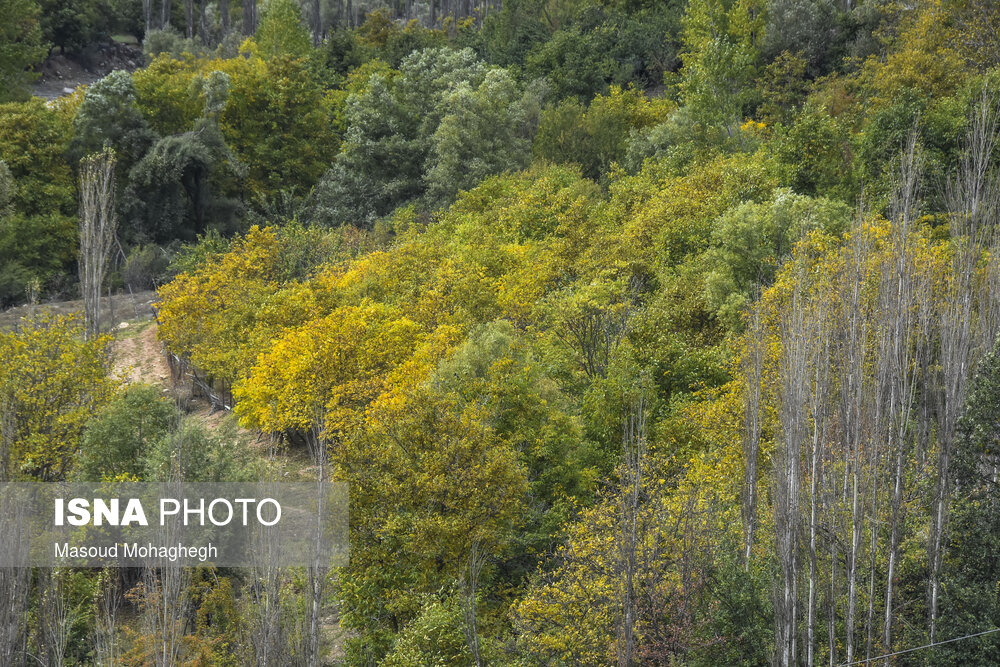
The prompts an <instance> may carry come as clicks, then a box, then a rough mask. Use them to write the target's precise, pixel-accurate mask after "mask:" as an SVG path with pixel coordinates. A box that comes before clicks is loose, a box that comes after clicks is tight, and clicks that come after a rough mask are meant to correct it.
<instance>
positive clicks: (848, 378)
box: [841, 212, 870, 662]
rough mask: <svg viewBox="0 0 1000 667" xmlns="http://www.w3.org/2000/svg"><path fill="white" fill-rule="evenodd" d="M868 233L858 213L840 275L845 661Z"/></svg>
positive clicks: (850, 639)
mask: <svg viewBox="0 0 1000 667" xmlns="http://www.w3.org/2000/svg"><path fill="white" fill-rule="evenodd" d="M869 244H870V238H869V234H868V233H867V232H866V231H865V229H864V222H863V213H862V212H859V213H858V224H857V226H856V228H855V232H854V239H853V243H852V246H851V248H850V251H849V255H848V266H847V269H846V273H845V275H844V277H843V285H844V290H845V294H844V308H845V311H846V312H845V314H844V319H845V320H846V321H845V323H844V324H845V326H846V330H845V331H844V332H843V337H844V340H843V343H842V345H843V350H842V352H841V355H842V360H841V373H842V375H843V377H842V379H841V400H842V403H843V406H842V410H843V419H844V427H843V430H844V451H845V453H846V454H847V461H846V465H847V469H848V470H849V471H850V506H851V516H850V526H851V535H850V549H849V551H848V553H847V554H846V556H847V612H846V617H845V623H844V635H845V642H844V644H845V653H846V657H845V660H846V662H852V661H853V660H854V650H855V645H854V632H855V627H854V624H855V618H856V612H857V600H858V555H859V552H860V548H861V533H862V528H863V525H864V508H863V506H862V500H861V498H862V493H863V489H862V484H863V481H864V480H863V478H862V473H861V462H862V458H861V450H862V447H863V442H862V438H863V433H864V428H863V425H862V419H863V410H864V405H865V394H866V386H865V385H866V381H865V367H866V363H867V362H866V357H867V355H866V351H867V347H868V343H867V341H868V322H867V318H866V317H865V313H864V308H865V307H864V304H863V303H862V297H861V281H862V279H863V276H864V261H865V257H867V256H868V252H869Z"/></svg>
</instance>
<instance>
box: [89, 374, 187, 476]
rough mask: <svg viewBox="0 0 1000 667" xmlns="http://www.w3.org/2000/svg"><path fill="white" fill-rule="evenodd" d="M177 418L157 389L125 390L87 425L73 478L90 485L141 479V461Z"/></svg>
mask: <svg viewBox="0 0 1000 667" xmlns="http://www.w3.org/2000/svg"><path fill="white" fill-rule="evenodd" d="M178 418H179V416H178V414H177V409H176V407H175V406H174V405H173V404H172V403H171V402H170V401H169V400H167V399H166V398H164V397H163V392H162V391H160V390H159V389H158V388H157V387H154V386H152V385H143V384H134V385H129V386H127V387H125V388H124V389H122V391H120V392H119V393H118V394H117V395H115V397H114V398H112V399H111V401H110V402H109V403H108V404H107V405H106V406H104V408H103V409H101V410H100V411H98V412H97V413H96V414H95V415H94V416H93V417H91V418H90V420H88V421H87V425H86V428H85V430H84V432H83V438H82V440H81V447H80V457H79V459H78V460H77V463H76V465H75V466H74V469H73V475H74V477H75V478H76V479H79V480H82V481H90V482H97V481H102V480H107V479H115V478H118V479H121V478H123V477H128V478H132V479H139V478H141V476H142V475H143V473H144V470H143V457H144V456H145V455H146V453H147V452H148V451H150V450H151V449H152V448H153V446H154V444H156V443H158V442H159V441H160V440H162V439H164V438H165V437H166V436H167V434H168V433H170V432H171V431H172V430H173V428H174V426H175V425H176V422H177V420H178Z"/></svg>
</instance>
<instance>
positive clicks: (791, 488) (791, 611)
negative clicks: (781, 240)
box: [774, 276, 809, 667]
mask: <svg viewBox="0 0 1000 667" xmlns="http://www.w3.org/2000/svg"><path fill="white" fill-rule="evenodd" d="M802 290H803V285H802V278H801V276H800V277H799V278H798V281H797V283H796V285H795V286H794V287H793V293H792V303H791V304H790V307H789V309H788V312H787V313H785V314H784V316H783V317H782V320H781V341H782V351H781V366H780V370H779V380H778V381H779V398H778V420H779V424H780V434H779V438H778V446H777V451H776V453H775V454H776V455H775V466H774V468H775V475H776V483H775V499H774V513H775V517H774V525H775V543H776V548H777V555H778V563H779V566H780V571H781V575H780V576H781V579H780V590H779V591H778V595H777V600H776V604H775V624H776V637H775V638H776V642H777V647H776V649H777V663H778V665H780V666H781V667H791V666H792V665H795V664H797V656H796V653H797V650H796V634H797V631H796V626H797V622H796V619H797V617H798V588H797V583H798V582H797V580H798V559H797V553H796V552H797V549H798V545H797V540H796V535H797V533H798V522H799V499H800V495H801V480H800V464H801V461H800V454H801V451H802V444H803V442H804V441H805V428H806V425H805V419H804V414H805V411H806V409H807V408H806V405H807V399H806V396H807V392H808V388H807V386H806V385H807V382H808V377H809V374H808V359H807V354H808V340H807V338H808V332H807V331H806V317H807V315H806V312H805V304H804V303H803V301H804V298H805V296H804V295H803V294H802V293H801V292H802Z"/></svg>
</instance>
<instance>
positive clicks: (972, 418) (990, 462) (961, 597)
mask: <svg viewBox="0 0 1000 667" xmlns="http://www.w3.org/2000/svg"><path fill="white" fill-rule="evenodd" d="M960 432H961V434H960V436H959V439H958V442H957V444H956V448H955V452H954V458H953V460H952V464H951V475H952V478H953V480H954V484H955V495H954V500H953V504H952V506H951V511H950V516H949V523H948V531H949V534H948V551H947V558H946V561H945V565H944V575H943V581H944V586H943V588H944V590H945V598H944V600H943V602H942V604H943V607H942V612H941V630H940V632H941V636H942V637H961V636H964V635H967V634H974V633H977V632H982V631H984V630H990V629H993V628H995V627H997V626H998V625H1000V591H998V589H997V581H1000V563H998V562H997V558H996V554H997V553H998V552H1000V485H998V483H997V479H996V475H995V473H994V471H995V470H996V467H997V464H998V461H1000V345H994V348H993V351H992V353H991V354H990V355H989V356H988V357H986V358H985V359H983V361H982V362H981V364H980V367H979V369H978V370H977V371H976V374H975V377H974V380H973V384H972V389H971V391H970V393H969V397H968V399H967V400H966V404H965V414H964V416H963V417H962V422H961V426H960ZM998 650H1000V637H997V636H996V635H995V634H994V635H991V636H987V637H982V638H979V639H975V640H968V641H965V642H961V643H960V644H958V645H950V646H946V647H942V648H941V649H939V650H938V655H936V656H935V657H934V660H933V664H935V665H988V664H990V663H991V662H992V660H993V657H994V656H995V655H996V654H997V651H998Z"/></svg>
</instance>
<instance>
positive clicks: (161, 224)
mask: <svg viewBox="0 0 1000 667" xmlns="http://www.w3.org/2000/svg"><path fill="white" fill-rule="evenodd" d="M229 81H230V79H229V76H228V75H227V74H225V73H224V72H218V71H216V72H212V73H210V74H208V75H207V76H206V77H205V78H204V79H201V80H200V81H198V83H199V84H200V87H201V88H202V90H203V91H204V92H203V95H204V97H205V104H204V109H203V112H202V117H201V118H200V119H198V120H197V121H196V122H195V124H194V128H193V129H192V130H190V131H188V132H184V133H182V134H179V135H172V136H168V137H164V138H162V139H160V140H159V141H157V142H156V144H154V145H153V147H152V148H151V149H150V151H149V152H148V153H147V154H146V155H145V156H144V157H143V158H142V159H141V160H140V161H139V162H138V163H137V164H136V165H135V166H134V167H133V168H132V170H131V171H130V172H129V180H130V185H129V187H130V192H129V196H130V198H131V199H132V201H133V204H132V208H133V209H136V210H135V214H134V217H135V218H140V219H141V218H145V220H142V221H141V222H133V226H134V229H133V230H132V232H133V235H134V236H135V237H137V238H140V239H142V238H145V239H146V240H152V241H155V242H160V243H168V242H169V241H171V240H173V239H177V238H185V237H186V238H188V239H193V238H195V237H196V236H200V235H203V234H204V233H205V232H206V231H207V229H208V225H209V220H211V221H212V224H213V225H215V226H216V227H217V228H221V229H222V230H223V231H228V229H229V228H230V227H231V225H232V221H233V218H234V217H235V212H236V210H237V204H236V202H235V201H233V200H232V199H230V198H227V197H225V196H222V195H221V194H220V193H218V192H217V190H220V189H222V186H223V185H224V178H225V177H226V176H229V177H237V178H238V177H239V176H241V175H243V174H244V173H245V168H244V165H243V164H242V163H241V162H240V161H239V160H238V159H237V158H236V156H235V155H234V154H233V153H232V151H230V150H229V147H228V146H227V145H226V141H225V138H224V137H223V135H222V131H221V129H220V128H219V121H218V117H219V114H220V113H221V111H222V109H223V108H224V107H225V104H226V100H227V98H228V95H229Z"/></svg>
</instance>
